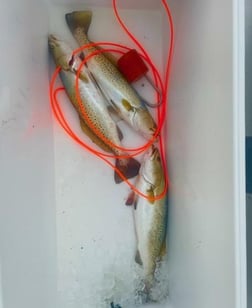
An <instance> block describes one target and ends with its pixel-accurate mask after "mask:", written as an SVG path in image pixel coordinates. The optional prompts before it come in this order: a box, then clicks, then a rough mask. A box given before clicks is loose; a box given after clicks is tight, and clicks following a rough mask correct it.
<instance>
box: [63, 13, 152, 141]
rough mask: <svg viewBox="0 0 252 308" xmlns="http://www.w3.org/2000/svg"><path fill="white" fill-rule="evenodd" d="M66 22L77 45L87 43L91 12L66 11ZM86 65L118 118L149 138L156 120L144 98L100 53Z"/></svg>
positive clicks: (88, 49) (92, 49)
mask: <svg viewBox="0 0 252 308" xmlns="http://www.w3.org/2000/svg"><path fill="white" fill-rule="evenodd" d="M65 17H66V22H67V24H68V26H69V28H70V30H71V32H72V34H73V36H74V37H75V39H76V40H77V42H78V44H79V45H80V46H82V45H87V44H90V41H89V39H88V35H87V33H88V29H89V26H90V23H91V20H92V12H90V11H76V12H72V13H68V14H66V16H65ZM96 50H97V48H96V47H89V48H86V49H84V50H83V53H84V55H85V56H88V55H90V54H91V53H92V52H94V51H96ZM88 67H89V69H90V71H91V72H92V74H93V75H94V77H95V79H96V80H97V82H98V84H99V86H100V88H101V90H102V92H103V93H104V95H105V96H106V98H107V100H108V101H109V103H110V104H111V106H112V107H113V108H114V110H115V112H116V113H117V114H118V115H119V117H120V118H122V119H123V120H125V121H126V122H127V123H128V124H129V125H130V126H131V127H132V128H133V129H134V130H135V131H137V132H138V133H140V134H141V135H142V136H144V137H145V138H146V139H148V140H149V139H151V138H152V137H153V134H154V133H155V131H156V124H155V121H154V120H153V118H152V116H151V114H150V112H149V110H148V109H147V108H146V106H145V104H144V102H143V101H142V100H141V98H140V97H139V95H138V94H137V93H136V91H135V90H134V89H133V88H132V87H131V86H130V84H129V83H128V82H127V81H126V79H125V78H124V77H123V75H122V74H121V73H120V72H119V70H118V69H117V67H116V66H115V65H114V64H113V63H112V61H110V60H109V59H108V57H106V56H105V55H104V54H103V53H100V54H98V55H95V56H94V57H92V58H91V59H89V60H88Z"/></svg>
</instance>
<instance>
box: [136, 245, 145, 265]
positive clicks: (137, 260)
mask: <svg viewBox="0 0 252 308" xmlns="http://www.w3.org/2000/svg"><path fill="white" fill-rule="evenodd" d="M135 261H136V263H137V264H139V265H143V261H142V259H141V255H140V252H139V250H138V249H137V251H136V256H135Z"/></svg>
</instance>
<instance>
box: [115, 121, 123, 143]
mask: <svg viewBox="0 0 252 308" xmlns="http://www.w3.org/2000/svg"><path fill="white" fill-rule="evenodd" d="M116 129H117V133H118V137H119V140H120V141H122V140H123V133H122V131H121V129H120V127H119V126H118V125H116Z"/></svg>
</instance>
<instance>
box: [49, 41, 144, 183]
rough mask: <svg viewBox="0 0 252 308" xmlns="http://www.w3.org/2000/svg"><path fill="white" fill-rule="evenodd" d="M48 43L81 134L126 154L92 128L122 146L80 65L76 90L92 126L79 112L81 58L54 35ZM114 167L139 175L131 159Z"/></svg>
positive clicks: (100, 98) (121, 160)
mask: <svg viewBox="0 0 252 308" xmlns="http://www.w3.org/2000/svg"><path fill="white" fill-rule="evenodd" d="M48 44H49V49H50V51H51V54H52V56H53V58H54V62H55V64H56V66H57V67H60V68H61V71H60V77H61V80H62V83H63V85H64V87H65V89H66V93H67V95H68V97H69V99H70V101H71V102H72V104H73V106H74V107H75V109H76V110H77V112H78V114H79V117H80V125H81V128H82V130H83V131H84V133H85V134H86V135H87V136H88V137H89V138H90V139H91V140H92V141H93V142H94V143H95V144H96V145H98V146H99V147H100V148H102V149H103V150H104V151H106V152H111V153H113V154H115V155H118V156H122V155H127V154H126V153H124V152H123V151H121V150H120V149H118V148H116V147H113V146H112V145H110V144H107V143H106V142H105V141H104V140H102V138H101V137H100V135H99V134H97V132H95V131H94V129H93V127H92V125H93V126H94V127H95V129H97V130H99V131H100V132H101V133H102V134H103V136H104V137H105V138H107V139H108V140H110V141H111V142H113V144H115V145H116V146H119V147H120V146H121V142H120V138H119V137H120V136H119V132H118V127H117V125H116V124H115V122H114V121H113V119H112V118H111V116H110V114H109V112H108V110H107V106H106V103H105V99H104V97H103V95H102V93H101V92H100V90H99V88H97V86H96V84H95V82H94V79H93V77H92V75H91V74H90V72H89V70H88V68H87V67H86V66H83V68H82V70H81V72H80V76H79V91H80V97H81V103H82V104H83V107H84V109H85V112H86V116H87V118H88V119H89V120H91V123H92V125H90V122H88V121H87V120H86V119H85V116H83V113H82V112H81V108H80V106H79V104H78V100H77V95H76V90H75V82H76V72H77V70H78V68H79V66H80V64H81V60H80V58H79V57H78V56H73V55H72V49H71V47H70V46H69V45H67V43H65V42H64V41H62V40H60V39H58V38H57V37H55V36H54V35H49V38H48ZM116 167H117V168H118V169H119V170H120V171H121V172H122V173H123V174H124V175H125V177H126V178H132V177H134V176H136V175H137V174H138V171H139V168H140V164H139V162H138V161H136V160H135V159H133V158H119V159H117V160H116ZM121 181H122V179H121V177H120V176H119V175H118V174H117V173H116V172H115V182H116V183H120V182H121Z"/></svg>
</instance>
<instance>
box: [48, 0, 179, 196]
mask: <svg viewBox="0 0 252 308" xmlns="http://www.w3.org/2000/svg"><path fill="white" fill-rule="evenodd" d="M112 1H113V8H114V13H115V15H116V17H117V19H118V22H119V23H120V25H121V26H122V28H123V29H124V31H125V32H126V33H127V34H128V35H129V37H130V38H131V39H132V40H133V41H134V43H135V44H136V45H137V46H138V47H139V49H140V50H141V52H142V54H141V55H140V56H141V57H142V58H143V59H144V60H145V61H146V62H147V63H148V64H149V66H150V67H151V70H152V74H153V77H154V81H155V85H156V86H157V87H159V88H160V89H161V93H162V99H163V102H162V104H161V106H159V107H158V108H157V115H158V126H157V130H156V132H155V134H154V136H153V138H152V139H151V140H149V141H148V142H147V143H146V144H144V145H143V146H141V147H137V148H133V149H131V148H125V147H120V146H117V145H115V144H113V142H111V141H110V140H108V139H107V138H106V137H105V136H104V134H103V133H102V132H101V131H99V130H98V129H97V128H96V127H95V125H94V124H93V123H92V121H91V120H90V119H89V118H88V116H87V113H86V110H85V107H84V106H83V104H82V102H81V97H80V93H79V87H78V81H79V75H80V73H81V69H82V67H83V65H84V64H85V63H86V62H87V61H88V60H89V59H90V58H91V57H93V56H95V55H97V54H100V53H101V52H108V51H109V52H118V53H122V54H123V52H122V51H119V50H117V49H102V50H96V51H95V52H93V53H92V54H91V55H89V56H88V57H86V58H85V59H84V60H83V61H82V63H81V65H80V67H79V69H78V71H77V74H76V84H75V88H76V95H77V100H78V104H79V107H80V110H81V113H82V116H83V118H84V119H85V121H87V123H88V125H89V126H90V128H91V129H92V130H93V131H94V133H95V134H96V135H97V136H98V137H99V138H100V139H102V140H103V142H104V143H106V144H107V145H109V146H111V147H114V148H119V149H121V150H123V151H125V152H133V153H131V154H128V155H120V156H118V155H112V154H106V153H103V152H99V151H97V150H95V149H94V148H92V147H90V146H89V145H87V144H86V143H85V142H83V141H82V140H81V139H80V138H79V137H78V136H77V135H76V134H75V133H74V132H73V131H72V129H71V128H70V126H69V125H68V123H67V121H66V119H65V117H64V114H63V112H62V110H61V107H60V104H59V102H58V100H57V96H58V93H59V92H61V91H63V90H65V89H64V88H62V87H60V88H56V89H54V85H55V82H56V79H57V76H58V74H59V72H60V70H61V68H59V67H58V68H56V70H55V72H54V74H53V77H52V80H51V82H50V101H51V107H52V111H53V113H54V115H55V117H56V119H57V121H58V122H59V123H60V125H61V126H62V128H63V129H64V130H65V132H66V133H67V134H68V135H69V136H70V137H71V138H72V139H73V140H74V141H75V142H77V143H78V144H79V145H80V146H82V147H83V148H85V149H86V150H88V151H89V152H91V153H92V154H94V155H96V156H97V157H99V158H100V159H102V160H103V161H104V162H105V163H107V164H108V165H109V166H110V167H111V168H112V169H113V170H114V171H115V172H117V174H118V175H119V176H120V177H121V178H122V180H123V181H124V182H125V183H126V184H127V185H128V186H129V187H130V188H131V189H132V190H133V191H134V192H135V193H137V194H138V195H140V196H142V197H143V198H146V199H148V200H150V201H155V200H159V199H161V198H163V197H164V196H165V195H166V192H167V190H168V175H167V174H165V189H164V191H163V192H162V193H161V194H160V195H158V196H156V197H149V196H147V195H145V194H143V193H142V192H141V191H139V190H138V189H137V188H136V187H135V186H134V185H133V184H131V183H130V182H129V181H128V179H127V178H126V177H125V176H124V175H123V174H122V173H121V172H120V170H119V169H118V168H116V167H115V166H114V165H113V164H112V163H111V162H110V161H109V160H108V159H107V158H129V157H134V156H136V155H139V154H140V153H142V152H144V151H146V150H147V149H148V148H149V147H150V146H151V145H152V143H153V142H154V141H155V139H156V138H157V137H158V138H159V145H160V155H161V158H162V163H163V167H164V170H167V162H166V154H165V147H164V141H163V138H162V128H163V124H164V122H165V119H166V113H167V104H166V102H167V99H168V86H169V80H170V72H171V60H172V54H173V49H174V28H173V21H172V15H171V12H170V9H169V7H168V5H167V3H166V1H165V0H162V3H163V6H164V8H165V10H166V13H167V16H168V21H169V25H170V46H169V52H168V57H167V59H168V60H167V67H166V74H165V81H164V83H163V82H162V79H161V77H160V74H159V72H158V70H157V69H156V67H155V65H154V64H153V62H152V61H151V59H150V57H149V55H148V54H147V52H146V51H145V49H144V48H143V46H142V45H141V44H140V43H139V42H138V40H137V39H136V38H135V37H134V36H133V34H131V33H130V32H129V30H128V29H127V27H126V26H125V24H124V23H123V21H122V20H121V18H120V16H119V14H118V10H117V7H116V0H112ZM99 45H104V46H116V47H120V48H123V49H125V50H129V48H128V47H126V46H123V45H120V44H115V43H108V42H100V43H92V44H88V45H85V46H82V47H80V48H78V49H76V50H75V51H73V55H75V54H77V53H80V52H81V51H82V50H83V49H85V48H89V47H91V46H99ZM159 98H160V94H158V93H157V99H159ZM159 134H160V135H159ZM158 135H159V136H158Z"/></svg>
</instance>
